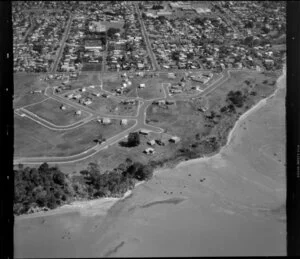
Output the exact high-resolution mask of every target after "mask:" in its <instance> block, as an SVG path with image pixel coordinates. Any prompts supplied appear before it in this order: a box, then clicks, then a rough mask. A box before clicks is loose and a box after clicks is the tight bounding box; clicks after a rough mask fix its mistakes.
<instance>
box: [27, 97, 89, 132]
mask: <svg viewBox="0 0 300 259" xmlns="http://www.w3.org/2000/svg"><path fill="white" fill-rule="evenodd" d="M62 106H64V107H65V108H66V109H65V110H62V109H61V107H62ZM26 109H27V110H29V111H31V112H33V113H34V114H36V115H38V116H39V117H41V118H43V119H45V120H47V121H49V122H51V123H53V124H54V125H57V126H67V125H71V124H74V123H76V122H77V121H80V120H82V119H84V118H87V117H88V116H89V114H88V113H86V112H85V111H81V112H82V113H81V115H76V114H75V113H76V111H78V109H76V108H74V107H72V106H70V105H67V104H64V103H61V102H58V101H56V100H54V99H51V98H50V99H47V100H45V101H44V102H41V103H38V104H35V105H32V106H29V107H26Z"/></svg>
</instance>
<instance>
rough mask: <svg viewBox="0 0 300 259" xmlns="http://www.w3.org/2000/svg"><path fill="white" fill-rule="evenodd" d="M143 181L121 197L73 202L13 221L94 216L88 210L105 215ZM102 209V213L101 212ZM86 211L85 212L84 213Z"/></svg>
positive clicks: (19, 217)
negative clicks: (97, 210) (80, 215)
mask: <svg viewBox="0 0 300 259" xmlns="http://www.w3.org/2000/svg"><path fill="white" fill-rule="evenodd" d="M144 182H145V181H140V182H138V183H136V184H135V185H134V187H133V189H131V190H128V191H127V192H125V193H124V194H123V196H122V197H119V198H115V197H104V198H98V199H93V200H81V201H73V202H71V203H70V204H64V205H62V206H60V207H57V208H55V209H53V210H48V211H39V212H35V213H30V214H23V215H18V216H14V217H15V220H23V219H32V218H38V217H48V216H53V215H58V214H65V213H72V212H79V213H80V214H84V215H85V216H89V214H91V215H94V212H93V211H88V210H94V209H100V211H99V214H100V213H101V212H102V213H103V214H106V213H107V211H108V210H109V209H110V208H111V207H112V206H114V205H115V204H116V203H117V202H118V201H122V200H124V199H126V198H127V197H129V196H130V195H131V194H132V192H133V190H134V189H135V188H136V187H138V186H139V185H141V184H143V183H144ZM101 209H102V211H101ZM86 210H87V211H86Z"/></svg>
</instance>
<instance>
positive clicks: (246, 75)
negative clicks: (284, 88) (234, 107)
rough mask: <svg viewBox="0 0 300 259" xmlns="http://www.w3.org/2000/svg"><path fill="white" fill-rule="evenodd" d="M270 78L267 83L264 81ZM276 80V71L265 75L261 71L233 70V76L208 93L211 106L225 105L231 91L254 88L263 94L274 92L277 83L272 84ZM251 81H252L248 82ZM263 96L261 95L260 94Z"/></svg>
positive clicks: (215, 107) (245, 90)
mask: <svg viewBox="0 0 300 259" xmlns="http://www.w3.org/2000/svg"><path fill="white" fill-rule="evenodd" d="M265 80H268V81H267V82H268V83H267V84H264V83H263V82H264V81H265ZM275 80H276V75H275V73H270V75H268V76H267V75H264V74H263V73H260V72H248V71H237V72H231V77H230V78H229V79H228V80H227V81H226V82H225V83H224V84H222V85H221V86H220V87H218V88H217V89H215V90H214V91H213V92H211V93H209V94H208V95H207V98H208V100H209V103H210V106H211V108H212V109H218V108H220V107H223V106H224V105H225V104H226V103H225V100H226V96H227V94H228V93H229V91H237V90H240V91H242V92H243V93H244V92H251V91H252V90H254V91H256V92H259V93H260V94H261V95H263V96H267V95H269V94H271V93H272V91H273V90H274V89H275V87H276V85H275V84H274V85H270V84H271V83H272V82H274V81H275ZM246 81H249V82H250V83H247V82H246ZM259 97H261V96H259Z"/></svg>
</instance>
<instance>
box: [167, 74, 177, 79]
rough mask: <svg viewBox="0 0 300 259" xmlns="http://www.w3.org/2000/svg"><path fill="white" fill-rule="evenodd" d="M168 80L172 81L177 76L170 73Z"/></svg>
mask: <svg viewBox="0 0 300 259" xmlns="http://www.w3.org/2000/svg"><path fill="white" fill-rule="evenodd" d="M168 78H170V79H175V78H176V76H175V74H174V73H168Z"/></svg>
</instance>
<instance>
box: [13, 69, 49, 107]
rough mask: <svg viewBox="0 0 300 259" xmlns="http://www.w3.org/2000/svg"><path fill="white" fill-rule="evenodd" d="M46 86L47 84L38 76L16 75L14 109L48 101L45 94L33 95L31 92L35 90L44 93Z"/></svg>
mask: <svg viewBox="0 0 300 259" xmlns="http://www.w3.org/2000/svg"><path fill="white" fill-rule="evenodd" d="M46 86H47V85H46V84H45V82H43V81H41V80H40V79H39V76H38V75H30V74H25V73H16V74H14V100H13V106H14V108H15V109H16V108H20V107H22V106H25V105H29V104H31V103H36V102H40V101H42V100H44V99H46V98H47V97H46V96H45V95H44V94H43V93H34V94H32V93H31V91H35V90H42V91H44V90H45V88H46Z"/></svg>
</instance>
